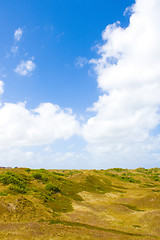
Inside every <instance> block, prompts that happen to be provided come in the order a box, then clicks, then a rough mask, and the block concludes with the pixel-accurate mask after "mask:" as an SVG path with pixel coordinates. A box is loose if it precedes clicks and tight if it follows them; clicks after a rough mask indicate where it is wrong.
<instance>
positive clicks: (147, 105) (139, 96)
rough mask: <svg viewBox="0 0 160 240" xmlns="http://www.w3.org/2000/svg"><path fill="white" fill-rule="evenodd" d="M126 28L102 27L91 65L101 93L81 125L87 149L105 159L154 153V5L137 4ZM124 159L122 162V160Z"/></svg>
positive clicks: (159, 62) (159, 117) (159, 48)
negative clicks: (87, 117)
mask: <svg viewBox="0 0 160 240" xmlns="http://www.w3.org/2000/svg"><path fill="white" fill-rule="evenodd" d="M132 9H133V14H132V16H131V17H130V24H129V26H128V27H127V28H126V29H125V28H122V27H120V23H119V22H117V23H114V24H112V25H109V26H107V27H106V29H105V30H104V32H103V33H102V38H103V40H104V44H103V45H101V46H99V50H98V54H99V55H100V57H99V59H93V60H91V62H92V63H94V64H95V70H96V72H97V75H98V78H97V81H98V86H99V88H101V90H102V91H103V92H104V95H102V96H100V97H99V100H98V101H97V102H96V103H95V104H94V105H93V107H92V109H90V110H92V111H95V112H96V114H95V116H94V117H92V118H90V119H89V120H88V122H87V123H86V124H85V125H84V126H83V136H84V138H85V139H86V141H87V142H88V150H89V151H90V152H91V153H92V154H94V155H96V154H97V155H99V156H100V155H103V156H105V158H106V159H107V158H108V159H109V158H110V159H117V160H118V159H125V161H126V159H128V160H127V161H129V160H130V161H134V157H135V153H136V152H137V157H139V158H141V159H142V158H143V157H146V156H149V155H150V154H151V153H152V152H156V151H158V150H160V135H159V134H160V133H159V132H156V136H152V135H153V134H152V131H153V130H155V129H156V128H157V127H158V125H159V124H160V112H159V109H160V67H159V66H160V44H159V42H160V28H159V22H160V14H159V11H160V1H159V0H137V1H136V3H135V5H133V6H132ZM125 156H126V158H124V157H125Z"/></svg>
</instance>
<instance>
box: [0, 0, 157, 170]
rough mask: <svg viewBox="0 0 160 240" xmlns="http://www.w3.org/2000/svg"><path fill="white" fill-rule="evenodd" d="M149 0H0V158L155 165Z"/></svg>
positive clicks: (59, 164)
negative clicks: (3, 0) (147, 70)
mask: <svg viewBox="0 0 160 240" xmlns="http://www.w3.org/2000/svg"><path fill="white" fill-rule="evenodd" d="M131 6H132V7H131ZM158 7H159V3H158V0H154V4H151V0H146V3H144V0H137V1H136V3H135V1H131V0H130V1H129V0H128V1H119V0H113V1H108V0H105V1H104V0H99V1H96V0H95V1H93V0H92V1H91V0H87V1H86V0H68V1H64V0H63V1H62V0H57V1H52V0H45V1H44V0H38V1H31V0H28V1H24V0H22V1H18V0H14V1H9V0H6V1H5V2H1V3H0V35H1V44H0V52H1V55H0V80H1V85H0V90H1V91H0V93H1V95H0V102H1V108H0V117H1V119H2V120H1V121H0V143H2V144H1V147H0V157H1V160H0V164H1V165H5V166H9V165H10V166H15V165H16V166H27V167H34V168H39V167H44V168H108V167H130V168H134V167H138V166H142V167H143V166H144V167H154V166H160V161H159V159H160V158H159V147H158V145H159V123H160V120H159V119H160V118H159V105H160V99H159V97H158V94H159V92H158V90H159V71H158V69H155V67H154V66H156V65H158V64H159V58H157V55H158V53H157V55H156V52H158V48H159V47H158V33H156V34H155V32H156V31H157V29H158V26H157V25H156V23H157V22H158V21H157V18H156V17H157V15H156V9H158ZM126 9H127V10H126ZM149 9H150V13H149V11H148V10H149ZM154 16H156V17H154ZM152 18H155V19H153V21H151V19H152ZM154 20H155V22H154ZM146 21H148V23H150V24H148V25H146ZM107 26H108V27H107ZM149 26H150V28H151V29H150V28H149ZM151 30H152V31H153V32H152V36H153V38H152V39H150V35H151V34H150V32H151ZM146 38H147V39H148V41H145V39H146ZM152 45H154V46H155V48H153V49H152V47H151V46H152ZM145 50H147V51H148V52H146V51H145ZM147 54H148V55H147ZM149 54H151V55H153V56H152V58H151V60H152V62H149V61H146V60H145V59H146V56H149ZM113 59H114V60H113ZM147 59H148V57H147ZM151 60H150V61H151ZM138 61H140V63H139V62H138ZM144 69H150V72H146V71H145V72H146V73H145V74H144ZM153 72H154V73H155V74H153V77H152V73H153ZM153 91H157V95H156V94H155V99H153V96H152V95H153V94H152V93H153ZM145 94H146V95H145ZM130 96H132V99H131V97H130ZM156 96H157V97H156ZM147 98H148V99H149V100H146V99H147ZM135 99H136V100H135ZM126 102H127V103H128V105H127V106H126ZM5 103H7V104H5ZM111 109H112V110H111ZM130 109H131V110H130ZM149 115H150V117H148V116H149ZM146 118H147V120H146ZM153 133H154V134H153Z"/></svg>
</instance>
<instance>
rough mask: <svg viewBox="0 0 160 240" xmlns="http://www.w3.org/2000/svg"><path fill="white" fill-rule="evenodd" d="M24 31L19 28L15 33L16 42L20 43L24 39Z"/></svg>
mask: <svg viewBox="0 0 160 240" xmlns="http://www.w3.org/2000/svg"><path fill="white" fill-rule="evenodd" d="M22 34H23V30H22V29H21V28H18V29H16V30H15V32H14V40H15V41H16V42H18V41H20V40H21V38H22Z"/></svg>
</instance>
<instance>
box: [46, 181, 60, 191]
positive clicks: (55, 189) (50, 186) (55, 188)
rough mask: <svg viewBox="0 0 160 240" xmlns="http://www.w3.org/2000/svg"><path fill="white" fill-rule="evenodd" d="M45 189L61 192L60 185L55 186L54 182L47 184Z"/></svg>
mask: <svg viewBox="0 0 160 240" xmlns="http://www.w3.org/2000/svg"><path fill="white" fill-rule="evenodd" d="M45 189H46V190H47V191H52V192H57V193H58V192H60V189H59V187H57V186H55V185H54V184H53V183H48V184H47V185H46V186H45Z"/></svg>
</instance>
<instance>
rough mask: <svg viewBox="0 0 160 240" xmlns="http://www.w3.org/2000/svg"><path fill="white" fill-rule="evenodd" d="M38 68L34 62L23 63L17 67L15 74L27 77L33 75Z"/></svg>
mask: <svg viewBox="0 0 160 240" xmlns="http://www.w3.org/2000/svg"><path fill="white" fill-rule="evenodd" d="M35 68H36V64H35V63H34V62H33V61H32V60H27V61H21V63H20V64H19V65H18V66H17V67H16V69H15V72H16V73H18V74H20V75H22V76H26V75H29V74H31V73H32V72H33V71H34V70H35Z"/></svg>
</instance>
